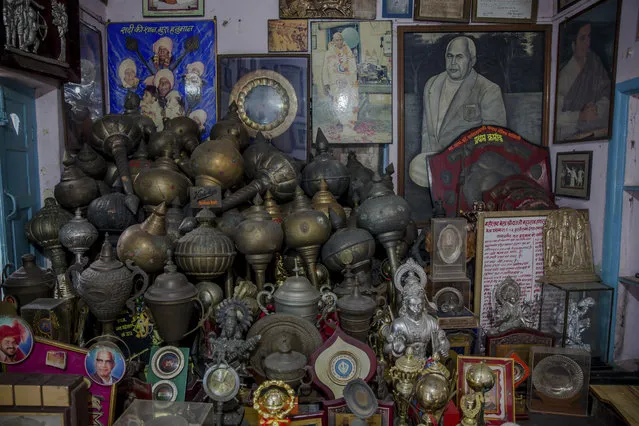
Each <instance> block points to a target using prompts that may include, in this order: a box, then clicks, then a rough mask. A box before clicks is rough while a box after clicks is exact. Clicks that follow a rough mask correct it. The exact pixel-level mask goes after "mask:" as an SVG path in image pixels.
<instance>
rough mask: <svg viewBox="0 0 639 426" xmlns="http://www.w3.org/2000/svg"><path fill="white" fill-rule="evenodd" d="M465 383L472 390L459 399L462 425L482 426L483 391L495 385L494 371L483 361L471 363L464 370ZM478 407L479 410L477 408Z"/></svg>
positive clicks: (483, 423)
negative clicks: (465, 370)
mask: <svg viewBox="0 0 639 426" xmlns="http://www.w3.org/2000/svg"><path fill="white" fill-rule="evenodd" d="M466 383H468V387H469V388H471V389H472V390H473V392H470V393H468V394H466V395H464V396H463V397H462V399H461V404H460V405H461V407H460V408H461V409H462V413H463V414H464V418H463V420H462V423H461V424H462V425H464V426H465V425H468V426H471V425H472V426H475V425H478V426H484V425H485V422H484V402H485V401H484V393H485V392H488V391H489V390H491V389H492V388H493V386H495V373H493V371H492V370H491V369H490V367H488V366H487V365H486V363H485V362H483V361H482V362H480V363H479V364H473V365H472V366H471V367H470V368H469V369H468V371H467V372H466ZM477 407H479V410H478V409H477Z"/></svg>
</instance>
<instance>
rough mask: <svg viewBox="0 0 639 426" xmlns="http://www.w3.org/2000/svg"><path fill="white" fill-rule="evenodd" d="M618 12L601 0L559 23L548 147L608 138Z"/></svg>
mask: <svg viewBox="0 0 639 426" xmlns="http://www.w3.org/2000/svg"><path fill="white" fill-rule="evenodd" d="M620 13H621V0H604V1H600V2H598V3H595V4H594V5H592V6H590V7H588V8H586V9H584V10H582V11H580V12H579V13H577V14H576V15H573V16H571V17H570V18H568V19H566V20H565V21H563V22H562V23H561V24H560V25H559V45H558V49H557V79H556V83H557V84H556V86H555V87H556V89H555V90H556V93H555V120H554V129H553V135H554V137H553V143H556V144H560V143H572V142H586V141H593V140H597V141H598V140H607V139H610V137H611V136H612V118H613V108H614V95H615V77H616V73H617V63H616V62H617V61H616V60H617V45H618V39H619V17H620ZM582 62H583V64H582Z"/></svg>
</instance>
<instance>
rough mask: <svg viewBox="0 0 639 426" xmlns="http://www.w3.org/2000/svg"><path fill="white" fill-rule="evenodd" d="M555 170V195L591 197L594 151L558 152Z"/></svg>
mask: <svg viewBox="0 0 639 426" xmlns="http://www.w3.org/2000/svg"><path fill="white" fill-rule="evenodd" d="M556 165H557V166H556V169H555V170H556V172H555V195H557V196H559V197H569V198H581V199H584V200H589V199H590V186H591V183H592V151H579V152H575V151H571V152H558V153H557V162H556Z"/></svg>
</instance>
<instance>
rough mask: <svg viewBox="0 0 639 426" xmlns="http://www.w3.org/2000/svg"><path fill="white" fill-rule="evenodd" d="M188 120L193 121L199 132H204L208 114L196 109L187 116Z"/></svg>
mask: <svg viewBox="0 0 639 426" xmlns="http://www.w3.org/2000/svg"><path fill="white" fill-rule="evenodd" d="M189 118H190V119H191V120H193V121H195V122H196V123H197V124H198V125H199V126H200V130H204V126H205V124H206V119H207V118H208V114H207V113H206V111H204V110H203V109H196V110H195V111H193V112H192V113H190V114H189Z"/></svg>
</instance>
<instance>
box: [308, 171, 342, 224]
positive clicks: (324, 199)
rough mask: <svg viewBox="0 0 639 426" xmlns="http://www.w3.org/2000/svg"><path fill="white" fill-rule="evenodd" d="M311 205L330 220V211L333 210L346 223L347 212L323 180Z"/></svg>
mask: <svg viewBox="0 0 639 426" xmlns="http://www.w3.org/2000/svg"><path fill="white" fill-rule="evenodd" d="M311 204H312V206H313V209H314V210H317V211H318V212H322V213H324V214H325V215H326V217H328V218H330V216H329V211H330V210H332V211H333V213H334V214H336V215H338V216H340V217H341V218H342V219H343V220H344V221H346V212H345V211H344V208H343V207H342V206H341V205H340V204H339V203H338V202H337V200H336V199H335V197H334V196H333V194H331V192H330V191H329V190H328V184H327V183H326V181H325V180H324V179H323V178H322V179H320V186H319V190H318V191H317V192H315V195H313V199H312V200H311Z"/></svg>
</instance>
